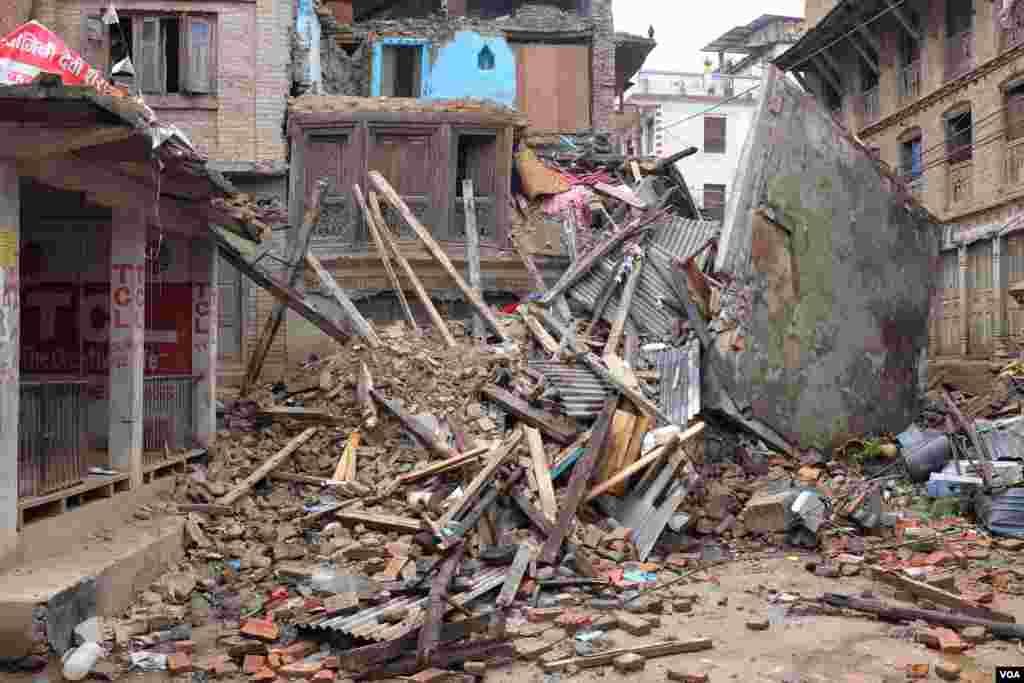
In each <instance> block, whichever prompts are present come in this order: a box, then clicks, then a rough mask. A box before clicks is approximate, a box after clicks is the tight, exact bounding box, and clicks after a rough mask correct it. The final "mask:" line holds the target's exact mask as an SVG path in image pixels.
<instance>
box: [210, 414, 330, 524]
mask: <svg viewBox="0 0 1024 683" xmlns="http://www.w3.org/2000/svg"><path fill="white" fill-rule="evenodd" d="M316 432H317V427H310V428H309V429H307V430H306V431H304V432H302V433H301V434H299V435H298V436H297V437H295V438H294V439H292V440H291V441H289V442H288V444H287V445H286V446H285V447H284V448H282V449H281V450H280V451H278V452H277V453H275V454H274V455H272V456H271V457H270V459H269V460H267V461H266V462H265V463H263V464H262V465H260V466H259V467H258V468H257V469H256V471H255V472H253V473H252V474H250V475H249V476H248V477H246V478H245V481H243V482H242V483H241V484H239V485H238V486H236V487H235V488H234V489H233V490H232V491H231V492H230V493H228V494H227V495H226V496H224V497H223V498H221V499H220V500H218V501H217V504H218V505H233V504H234V503H235V501H236V500H238V499H239V498H241V497H242V496H244V495H245V494H246V493H248V492H249V489H251V488H252V487H253V486H255V485H256V484H257V483H259V481H260V480H261V479H263V478H264V477H266V476H267V475H268V474H270V472H271V471H273V469H274V468H275V467H278V466H279V465H280V464H281V463H283V462H284V461H285V460H286V459H287V458H289V457H291V455H292V453H294V452H295V451H297V450H299V447H300V446H301V445H302V444H304V443H306V442H307V441H309V439H310V437H312V436H313V435H314V434H316Z"/></svg>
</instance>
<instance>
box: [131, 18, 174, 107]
mask: <svg viewBox="0 0 1024 683" xmlns="http://www.w3.org/2000/svg"><path fill="white" fill-rule="evenodd" d="M133 29H134V30H133V33H135V35H136V36H138V38H134V37H133V43H134V45H133V46H132V48H133V49H132V52H133V54H132V60H133V61H134V62H135V72H136V74H137V76H138V78H139V87H140V89H141V90H142V92H144V93H150V94H157V95H159V94H162V93H163V92H164V90H166V83H164V82H163V80H162V79H161V78H160V76H161V68H160V67H161V62H162V60H161V59H160V39H161V31H160V20H159V19H146V18H140V19H136V20H135V26H134V27H133Z"/></svg>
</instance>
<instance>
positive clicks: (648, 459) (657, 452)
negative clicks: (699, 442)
mask: <svg viewBox="0 0 1024 683" xmlns="http://www.w3.org/2000/svg"><path fill="white" fill-rule="evenodd" d="M703 431H704V423H703V422H698V423H697V424H695V425H693V426H692V427H690V428H689V429H687V430H686V431H685V432H683V433H682V434H673V435H672V436H671V437H669V440H668V441H667V442H665V443H664V444H663V445H661V446H656V447H654V448H652V449H651V450H650V452H649V453H648V454H647V455H645V456H643V457H642V458H640V459H639V460H637V461H636V462H634V463H633V464H632V465H630V466H628V467H626V468H625V469H624V470H622V471H621V472H619V473H618V474H616V475H615V476H613V477H612V478H610V479H607V480H606V481H603V482H601V483H600V484H598V485H597V486H595V487H594V488H592V489H590V492H589V493H587V497H586V500H587V501H590V500H593V499H594V498H597V497H598V496H600V495H601V494H602V493H604V492H605V491H608V490H609V489H612V488H614V487H615V486H616V485H617V484H619V483H621V482H624V481H626V480H627V479H629V478H630V477H631V476H633V475H634V474H636V473H637V472H640V471H641V470H643V468H645V467H647V466H648V465H650V464H652V463H654V462H656V461H658V460H660V459H661V458H664V457H668V456H671V455H672V453H674V452H675V450H676V449H677V448H679V447H680V446H682V445H683V444H684V443H686V442H687V441H689V440H690V439H692V438H694V437H695V436H697V435H698V434H700V433H701V432H703Z"/></svg>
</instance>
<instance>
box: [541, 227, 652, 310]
mask: <svg viewBox="0 0 1024 683" xmlns="http://www.w3.org/2000/svg"><path fill="white" fill-rule="evenodd" d="M657 215H659V213H658V212H651V215H648V216H647V217H646V218H645V219H641V220H639V221H637V222H635V223H634V224H632V225H629V226H626V227H625V228H623V229H622V231H621V232H619V233H617V234H615V235H612V236H611V237H609V238H608V239H607V240H605V241H604V242H601V243H600V244H598V245H597V246H596V247H594V248H593V249H591V250H590V252H588V253H587V255H586V256H584V257H583V258H581V259H579V260H578V261H576V262H575V263H573V264H572V267H570V268H569V270H567V271H566V272H565V274H564V275H562V277H561V278H560V279H559V280H558V282H556V283H555V286H554V287H552V288H551V289H549V290H548V291H547V292H545V293H544V295H543V296H542V297H541V298H540V300H539V303H540V304H541V305H542V306H550V305H551V303H552V302H553V301H554V300H555V298H556V297H557V296H559V295H560V294H564V293H565V292H566V291H567V290H568V289H569V288H570V287H572V286H573V285H574V284H576V283H577V282H579V281H580V280H581V279H583V277H584V276H585V275H586V274H587V273H589V272H590V271H591V269H593V267H594V266H595V265H597V264H598V263H600V262H601V261H603V260H604V258H605V256H607V255H608V254H609V253H610V252H611V251H612V250H613V249H615V248H616V247H617V246H619V245H620V244H622V243H623V242H625V241H626V240H627V239H629V238H630V237H635V236H636V235H639V234H641V233H644V232H646V231H648V230H650V229H651V228H652V226H651V225H650V221H653V220H654V217H655V216H657Z"/></svg>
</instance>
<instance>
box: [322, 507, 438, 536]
mask: <svg viewBox="0 0 1024 683" xmlns="http://www.w3.org/2000/svg"><path fill="white" fill-rule="evenodd" d="M335 518H336V519H337V520H338V521H339V522H344V523H347V524H365V525H366V526H368V527H373V528H380V529H391V530H393V531H398V532H401V533H403V534H418V533H419V532H421V531H425V530H426V529H425V527H424V526H423V522H421V521H420V520H418V519H414V518H412V517H399V516H397V515H379V514H376V513H372V512H364V511H362V510H349V511H345V512H339V513H337V514H336V515H335Z"/></svg>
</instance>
